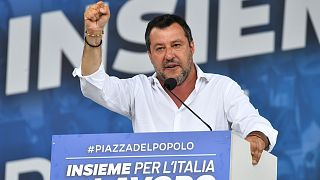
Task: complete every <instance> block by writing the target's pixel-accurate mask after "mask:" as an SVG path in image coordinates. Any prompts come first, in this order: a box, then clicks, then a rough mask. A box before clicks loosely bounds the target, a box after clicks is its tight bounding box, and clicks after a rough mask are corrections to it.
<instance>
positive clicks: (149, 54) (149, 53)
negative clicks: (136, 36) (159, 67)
mask: <svg viewBox="0 0 320 180" xmlns="http://www.w3.org/2000/svg"><path fill="white" fill-rule="evenodd" d="M147 52H148V56H149V59H151V52H150V51H149V50H148V51H147Z"/></svg>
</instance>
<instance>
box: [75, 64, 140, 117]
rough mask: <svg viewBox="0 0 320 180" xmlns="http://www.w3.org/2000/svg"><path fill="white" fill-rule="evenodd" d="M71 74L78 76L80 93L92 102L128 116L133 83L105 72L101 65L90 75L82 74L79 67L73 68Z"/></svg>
mask: <svg viewBox="0 0 320 180" xmlns="http://www.w3.org/2000/svg"><path fill="white" fill-rule="evenodd" d="M73 76H74V77H76V76H78V77H79V79H80V86H81V91H82V94H83V95H84V96H85V97H87V98H89V99H91V100H93V101H94V102H96V103H98V104H100V105H102V106H104V107H106V108H108V109H109V110H111V111H114V112H117V113H119V114H122V115H125V116H127V117H129V116H130V103H131V101H132V96H131V94H132V93H131V92H130V91H131V90H132V89H134V87H132V86H133V85H134V83H133V82H131V81H130V80H128V79H119V78H117V77H112V76H109V75H108V74H106V73H105V70H104V68H103V66H100V67H99V69H98V70H97V71H96V72H94V73H93V74H91V75H88V76H83V75H82V74H81V67H79V68H75V69H74V71H73Z"/></svg>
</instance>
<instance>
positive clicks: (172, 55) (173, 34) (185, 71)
mask: <svg viewBox="0 0 320 180" xmlns="http://www.w3.org/2000/svg"><path fill="white" fill-rule="evenodd" d="M150 42H151V43H150V51H149V57H150V59H151V62H152V64H153V67H154V69H155V71H156V73H157V76H158V78H160V79H161V80H165V79H167V78H175V79H176V80H177V82H178V85H180V84H181V83H182V82H184V80H185V79H186V78H187V77H188V75H189V73H190V71H191V68H192V66H193V60H192V56H193V53H194V43H193V42H191V43H189V42H188V39H187V37H186V36H185V33H184V31H183V29H182V27H181V26H180V25H179V24H178V23H173V24H172V25H170V26H168V27H166V28H163V29H159V28H153V29H152V30H151V32H150Z"/></svg>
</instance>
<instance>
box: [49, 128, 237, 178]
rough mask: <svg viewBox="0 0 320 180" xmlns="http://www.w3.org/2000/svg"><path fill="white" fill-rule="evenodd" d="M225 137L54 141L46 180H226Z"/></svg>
mask: <svg viewBox="0 0 320 180" xmlns="http://www.w3.org/2000/svg"><path fill="white" fill-rule="evenodd" d="M230 145H231V132H230V131H216V132H179V133H177V132H176V133H137V134H132V133H117V134H82V135H54V136H53V138H52V156H51V179H59V180H62V179H69V180H72V179H92V180H109V179H112V180H133V179H134V180H140V179H142V180H171V179H172V180H215V179H219V180H224V179H225V180H228V179H229V168H230Z"/></svg>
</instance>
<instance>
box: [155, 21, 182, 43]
mask: <svg viewBox="0 0 320 180" xmlns="http://www.w3.org/2000/svg"><path fill="white" fill-rule="evenodd" d="M178 39H179V40H184V39H185V40H187V37H186V36H185V32H184V30H183V28H182V27H181V26H180V25H179V24H178V23H173V24H171V25H170V26H168V27H165V28H161V29H160V28H157V27H155V28H153V29H152V30H151V32H150V42H151V44H157V43H166V42H172V41H175V40H178Z"/></svg>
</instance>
